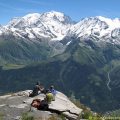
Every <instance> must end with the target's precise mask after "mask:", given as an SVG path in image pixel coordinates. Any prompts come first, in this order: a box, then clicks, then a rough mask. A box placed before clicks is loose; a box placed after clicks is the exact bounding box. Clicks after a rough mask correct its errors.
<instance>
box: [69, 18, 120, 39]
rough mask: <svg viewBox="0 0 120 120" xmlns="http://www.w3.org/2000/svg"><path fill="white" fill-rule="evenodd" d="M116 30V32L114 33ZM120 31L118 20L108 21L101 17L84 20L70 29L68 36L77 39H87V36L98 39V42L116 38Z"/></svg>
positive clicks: (119, 21) (119, 20)
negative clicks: (73, 36)
mask: <svg viewBox="0 0 120 120" xmlns="http://www.w3.org/2000/svg"><path fill="white" fill-rule="evenodd" d="M116 29H117V32H116ZM119 29H120V19H118V18H116V19H113V20H112V19H109V18H105V17H102V16H96V17H90V18H85V19H83V20H82V21H80V22H79V23H77V24H75V25H73V26H72V27H71V28H70V31H69V33H68V35H70V34H73V35H76V36H77V37H80V38H81V37H82V38H88V37H89V36H92V37H95V38H99V40H103V39H104V40H105V39H112V34H113V31H114V36H118V34H119V33H118V31H119Z"/></svg>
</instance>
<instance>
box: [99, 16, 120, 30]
mask: <svg viewBox="0 0 120 120" xmlns="http://www.w3.org/2000/svg"><path fill="white" fill-rule="evenodd" d="M97 18H98V19H99V20H101V21H104V22H106V23H107V24H108V25H109V27H110V28H111V29H115V28H120V19H119V18H115V19H113V20H112V19H109V18H105V17H102V16H97Z"/></svg>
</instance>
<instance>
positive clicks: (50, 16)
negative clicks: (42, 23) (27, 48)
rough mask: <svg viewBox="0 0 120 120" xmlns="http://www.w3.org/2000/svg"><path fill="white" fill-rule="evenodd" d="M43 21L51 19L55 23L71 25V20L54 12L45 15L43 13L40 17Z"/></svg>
mask: <svg viewBox="0 0 120 120" xmlns="http://www.w3.org/2000/svg"><path fill="white" fill-rule="evenodd" d="M41 17H42V18H43V19H46V18H47V19H53V20H55V21H58V22H61V23H63V24H73V21H72V19H71V18H70V17H69V16H66V15H65V14H63V13H60V12H56V11H51V12H47V13H43V14H42V15H41Z"/></svg>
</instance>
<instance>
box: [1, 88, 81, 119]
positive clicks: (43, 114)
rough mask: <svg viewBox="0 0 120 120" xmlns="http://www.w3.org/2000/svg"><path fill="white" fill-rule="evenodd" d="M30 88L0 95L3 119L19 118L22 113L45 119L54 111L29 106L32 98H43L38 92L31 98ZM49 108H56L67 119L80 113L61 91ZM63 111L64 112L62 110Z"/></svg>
mask: <svg viewBox="0 0 120 120" xmlns="http://www.w3.org/2000/svg"><path fill="white" fill-rule="evenodd" d="M29 92H30V90H26V91H22V92H18V93H14V94H10V95H5V96H0V113H1V114H2V115H3V120H21V116H22V114H23V113H29V115H31V116H34V117H35V118H37V119H38V118H39V119H41V120H42V119H44V120H47V119H48V118H50V117H51V116H52V115H54V114H55V113H51V112H50V111H40V110H37V109H35V108H31V106H30V104H31V102H32V100H33V99H36V98H38V99H41V100H42V99H44V97H45V95H44V94H39V95H38V96H35V97H33V98H30V97H28V95H29ZM49 108H50V109H53V110H58V111H60V112H61V113H62V115H64V116H65V117H66V118H67V119H70V120H76V119H77V118H78V116H79V115H80V114H81V112H82V109H79V108H78V107H76V106H75V105H74V104H73V103H72V102H71V101H70V100H69V99H68V98H67V96H65V95H64V94H63V93H61V92H58V93H57V95H56V98H55V101H52V103H51V104H50V105H49ZM62 111H64V112H62Z"/></svg>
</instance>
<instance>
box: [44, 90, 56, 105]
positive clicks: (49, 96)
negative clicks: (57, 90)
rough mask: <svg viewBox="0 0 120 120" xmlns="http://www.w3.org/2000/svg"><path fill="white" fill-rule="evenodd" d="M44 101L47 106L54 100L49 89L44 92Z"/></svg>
mask: <svg viewBox="0 0 120 120" xmlns="http://www.w3.org/2000/svg"><path fill="white" fill-rule="evenodd" d="M45 99H46V101H47V103H48V104H50V103H51V102H52V101H53V100H54V96H53V94H52V93H51V91H50V90H49V89H48V90H46V98H45Z"/></svg>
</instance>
